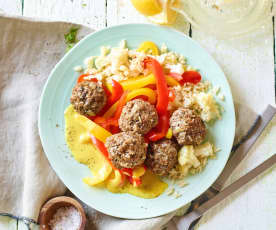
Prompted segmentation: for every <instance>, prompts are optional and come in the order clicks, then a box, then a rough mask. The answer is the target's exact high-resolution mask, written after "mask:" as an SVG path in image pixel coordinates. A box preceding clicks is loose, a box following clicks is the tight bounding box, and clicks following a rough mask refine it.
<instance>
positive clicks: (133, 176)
mask: <svg viewBox="0 0 276 230" xmlns="http://www.w3.org/2000/svg"><path fill="white" fill-rule="evenodd" d="M121 171H122V173H123V174H125V175H126V176H127V178H128V180H129V182H130V183H131V184H132V185H133V186H134V187H138V186H139V185H141V184H142V179H141V177H142V176H143V175H144V174H145V173H146V167H145V166H139V167H136V168H134V169H132V168H123V169H121Z"/></svg>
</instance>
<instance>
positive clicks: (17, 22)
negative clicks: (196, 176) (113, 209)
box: [0, 16, 172, 230]
mask: <svg viewBox="0 0 276 230" xmlns="http://www.w3.org/2000/svg"><path fill="white" fill-rule="evenodd" d="M71 27H72V24H70V23H64V22H43V21H36V20H34V19H27V18H22V17H21V18H11V17H7V16H0V28H1V34H0V78H1V81H0V124H1V126H0V127H1V132H0V212H8V213H12V214H14V215H20V216H26V217H29V218H32V219H34V220H37V217H38V214H39V210H40V207H41V205H42V204H43V203H44V202H45V201H46V200H47V199H49V198H50V197H54V196H58V195H63V194H64V193H65V191H66V188H65V186H64V185H63V183H62V182H61V181H60V180H59V179H58V177H57V176H56V174H55V172H54V171H53V170H52V168H51V167H50V165H49V163H48V160H47V158H46V156H45V154H44V152H43V150H42V146H41V143H40V139H39V134H38V127H37V119H38V108H39V101H40V95H41V92H42V89H43V86H44V84H45V82H46V80H47V78H48V76H49V73H50V71H51V70H52V69H53V67H54V66H55V64H56V63H57V62H58V61H59V60H60V59H61V57H62V56H63V55H64V53H65V49H66V47H65V43H64V34H65V33H67V32H68V31H69V29H70V28H71ZM79 27H80V28H81V29H80V31H79V35H80V36H81V37H82V36H84V35H86V34H88V33H91V32H93V30H92V29H90V28H87V27H84V26H79ZM86 210H87V215H88V217H89V219H90V220H89V223H88V225H87V229H89V230H91V229H108V230H109V229H122V230H123V229H129V226H130V224H131V226H132V227H131V228H132V229H133V230H134V229H147V230H148V229H158V228H159V227H160V226H161V225H163V224H165V223H166V222H167V221H168V220H169V219H170V218H171V216H172V215H167V216H165V217H160V218H154V219H149V220H142V221H128V220H120V219H116V218H113V217H109V216H106V215H103V214H101V213H99V212H96V211H95V210H93V209H92V208H89V207H86ZM0 226H1V225H0Z"/></svg>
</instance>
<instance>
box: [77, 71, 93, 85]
mask: <svg viewBox="0 0 276 230" xmlns="http://www.w3.org/2000/svg"><path fill="white" fill-rule="evenodd" d="M91 75H92V74H88V73H87V74H82V75H80V76H79V77H78V80H77V83H80V82H82V81H93V82H98V79H97V78H91V79H84V78H85V77H87V76H91Z"/></svg>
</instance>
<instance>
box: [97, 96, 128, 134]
mask: <svg viewBox="0 0 276 230" xmlns="http://www.w3.org/2000/svg"><path fill="white" fill-rule="evenodd" d="M127 94H128V91H125V92H124V93H123V95H122V96H121V98H120V100H119V103H118V107H117V110H116V112H115V115H114V117H111V118H104V117H101V116H96V117H95V116H94V117H92V120H93V121H94V122H95V123H97V124H98V125H100V126H102V127H103V128H105V129H107V130H108V131H110V132H111V133H112V134H115V133H119V132H120V129H119V127H118V126H119V124H118V119H119V118H120V116H121V113H122V110H123V107H124V105H125V103H126V100H127ZM101 114H102V112H101V113H100V115H101Z"/></svg>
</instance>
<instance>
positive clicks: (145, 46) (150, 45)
mask: <svg viewBox="0 0 276 230" xmlns="http://www.w3.org/2000/svg"><path fill="white" fill-rule="evenodd" d="M137 51H138V52H143V53H145V54H151V55H159V49H158V47H157V45H156V44H155V43H154V42H152V41H145V42H142V43H141V44H140V46H139V47H138V49H137Z"/></svg>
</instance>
